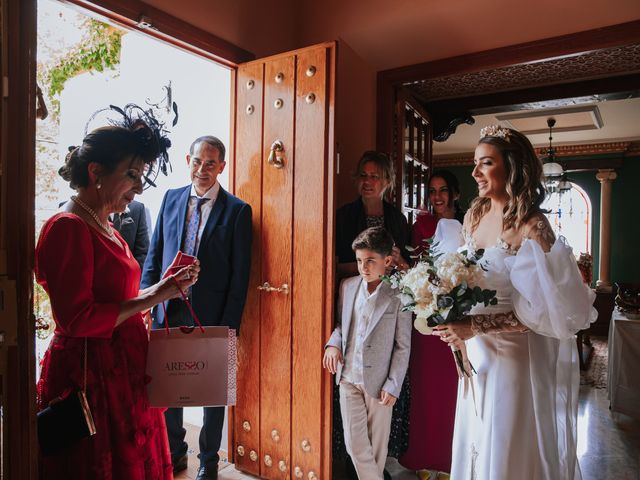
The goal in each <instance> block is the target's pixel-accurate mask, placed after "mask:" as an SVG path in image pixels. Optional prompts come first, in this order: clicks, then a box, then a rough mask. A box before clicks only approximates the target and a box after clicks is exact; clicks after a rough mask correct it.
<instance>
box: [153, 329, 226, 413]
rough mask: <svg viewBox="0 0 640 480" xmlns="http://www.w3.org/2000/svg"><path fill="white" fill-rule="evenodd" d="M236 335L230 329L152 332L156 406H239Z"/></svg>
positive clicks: (154, 405) (154, 398) (163, 330)
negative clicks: (237, 398) (237, 395)
mask: <svg viewBox="0 0 640 480" xmlns="http://www.w3.org/2000/svg"><path fill="white" fill-rule="evenodd" d="M236 359H237V352H236V335H235V330H233V329H230V328H229V327H200V328H193V329H185V328H170V329H162V330H152V331H151V332H150V338H149V354H148V356H147V375H148V376H149V377H150V381H149V383H148V384H147V395H148V397H149V403H150V404H151V406H153V407H212V406H222V405H235V403H236V369H237V361H236Z"/></svg>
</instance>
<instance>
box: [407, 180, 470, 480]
mask: <svg viewBox="0 0 640 480" xmlns="http://www.w3.org/2000/svg"><path fill="white" fill-rule="evenodd" d="M428 193H429V205H430V207H431V211H432V212H433V213H426V212H425V213H424V214H423V215H420V216H419V217H418V219H417V221H416V223H415V224H414V225H413V234H412V244H413V246H414V247H416V248H418V249H419V250H422V249H424V248H426V247H427V244H426V243H425V242H424V240H427V239H429V238H431V237H433V235H434V234H435V232H436V225H437V224H438V220H440V219H441V218H455V219H457V220H458V221H460V222H462V220H463V218H464V213H463V212H462V210H461V209H460V206H459V204H458V199H459V198H460V186H459V183H458V179H457V178H456V177H455V175H453V173H451V172H449V171H448V170H436V171H435V172H433V174H432V175H431V178H430V179H429V192H428ZM443 347H444V348H443ZM409 378H410V383H411V407H410V414H409V449H408V450H407V451H406V452H405V454H404V455H403V456H402V457H401V459H400V463H401V464H402V465H404V466H405V467H407V468H410V469H412V470H418V474H419V476H420V478H429V477H428V476H427V473H426V472H421V470H438V471H442V472H449V471H450V468H451V446H452V441H453V424H454V419H455V412H456V395H457V389H458V373H457V371H456V367H455V363H454V360H453V356H452V355H451V349H450V348H449V347H448V346H447V345H444V344H443V342H442V341H440V339H439V338H438V337H436V336H432V335H422V334H421V333H420V332H418V331H417V330H415V329H414V330H413V334H412V338H411V357H410V359H409ZM433 480H435V478H433Z"/></svg>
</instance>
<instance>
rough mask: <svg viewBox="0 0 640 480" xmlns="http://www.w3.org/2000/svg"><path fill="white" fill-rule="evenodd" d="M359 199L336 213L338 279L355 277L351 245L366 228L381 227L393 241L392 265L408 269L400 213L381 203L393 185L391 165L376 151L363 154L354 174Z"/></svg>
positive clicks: (406, 231) (405, 228) (404, 227)
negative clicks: (389, 234)
mask: <svg viewBox="0 0 640 480" xmlns="http://www.w3.org/2000/svg"><path fill="white" fill-rule="evenodd" d="M355 180H356V185H357V187H358V193H359V195H360V196H359V197H358V198H357V199H356V200H355V201H354V202H352V203H347V204H346V205H343V206H342V207H340V208H339V209H338V211H337V212H336V255H337V257H338V276H339V277H348V276H351V275H357V274H358V268H357V266H356V256H355V253H354V252H353V250H352V249H351V242H353V240H354V239H355V238H356V237H357V236H358V234H359V233H360V232H362V231H363V230H365V229H367V228H369V227H384V228H385V229H386V230H387V231H388V232H389V233H391V236H392V237H393V240H394V241H395V247H394V250H393V257H394V261H395V266H396V267H398V268H400V269H406V268H407V267H408V262H407V259H408V258H409V254H408V252H407V250H406V248H405V247H406V245H407V244H408V243H409V241H410V235H409V225H408V223H407V219H406V217H405V216H404V215H403V214H402V212H401V211H400V210H398V209H397V208H396V207H394V206H393V205H391V204H390V203H389V202H387V201H385V200H384V194H385V193H386V192H387V191H392V190H393V186H394V185H395V172H394V169H393V164H392V163H391V160H390V159H389V157H388V156H387V155H385V154H384V153H380V152H374V151H368V152H364V154H363V155H362V158H361V159H360V161H359V162H358V169H357V171H356V175H355Z"/></svg>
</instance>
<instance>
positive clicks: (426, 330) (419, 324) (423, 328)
mask: <svg viewBox="0 0 640 480" xmlns="http://www.w3.org/2000/svg"><path fill="white" fill-rule="evenodd" d="M413 326H414V327H416V330H418V331H419V332H420V333H421V334H422V335H431V333H432V332H433V328H431V327H430V326H429V325H427V319H426V318H423V317H418V318H416V319H415V320H414V322H413Z"/></svg>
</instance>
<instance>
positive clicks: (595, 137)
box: [433, 98, 640, 155]
mask: <svg viewBox="0 0 640 480" xmlns="http://www.w3.org/2000/svg"><path fill="white" fill-rule="evenodd" d="M584 105H585V104H582V105H580V106H581V107H583V106H584ZM590 105H596V106H597V107H598V110H599V111H600V115H601V118H602V128H595V129H594V127H593V125H591V126H590V127H589V126H585V128H584V129H582V130H576V131H569V132H562V131H559V132H556V131H555V129H556V128H562V127H563V117H564V116H563V115H562V114H559V113H558V110H559V109H557V108H553V109H540V110H535V112H537V113H539V114H540V116H539V117H538V118H537V119H535V122H536V124H537V125H536V126H537V127H538V128H540V129H546V128H547V127H546V120H547V118H548V117H549V116H553V117H554V118H556V120H557V123H556V126H555V127H554V132H553V145H554V146H560V145H576V144H588V143H608V142H623V141H638V140H640V98H633V99H628V100H611V101H607V102H594V103H593V104H590ZM571 109H572V107H566V108H565V109H562V110H565V111H566V112H567V113H571ZM549 112H551V113H552V115H550V114H549ZM512 113H514V112H509V114H508V115H511V114H512ZM496 115H498V116H502V115H506V114H504V113H503V114H489V115H478V116H476V117H474V118H475V121H476V122H475V124H474V125H466V124H465V125H460V126H459V127H458V129H457V130H456V132H455V133H454V134H453V135H451V136H450V137H449V139H448V140H447V141H445V142H433V154H434V155H453V154H458V153H468V152H473V150H474V149H475V147H476V145H477V143H478V139H479V138H480V130H481V129H482V127H485V126H487V125H494V124H503V125H504V122H500V121H498V119H497V118H496ZM573 119H575V115H573V114H569V115H566V123H567V124H568V122H569V121H573ZM528 123H533V119H529V121H528ZM565 126H568V125H565ZM527 137H528V138H529V140H531V143H533V146H534V147H540V146H545V145H548V143H549V134H548V132H545V133H539V134H534V135H527Z"/></svg>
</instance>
